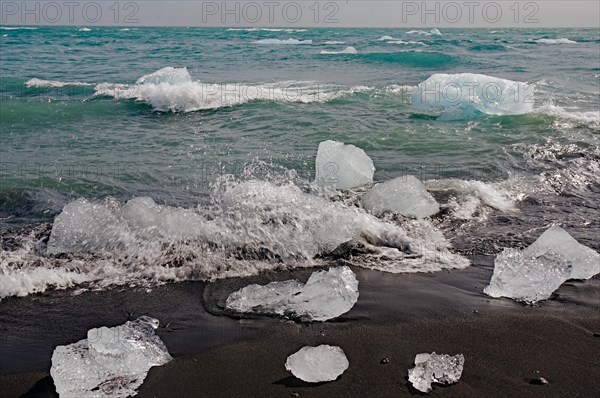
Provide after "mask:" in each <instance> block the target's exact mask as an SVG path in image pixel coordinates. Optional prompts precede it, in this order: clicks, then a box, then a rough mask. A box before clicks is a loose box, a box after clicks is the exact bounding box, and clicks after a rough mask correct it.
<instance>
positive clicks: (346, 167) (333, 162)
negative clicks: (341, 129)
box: [315, 140, 375, 189]
mask: <svg viewBox="0 0 600 398" xmlns="http://www.w3.org/2000/svg"><path fill="white" fill-rule="evenodd" d="M316 174H317V175H316V178H315V180H316V182H317V184H319V185H323V186H329V187H332V188H335V189H350V188H355V187H359V186H361V185H365V184H368V183H370V182H373V175H374V174H375V166H374V165H373V161H372V160H371V158H370V157H369V156H368V155H367V154H366V153H365V151H363V150H362V149H360V148H357V147H355V146H354V145H346V144H344V143H343V142H337V141H331V140H328V141H323V142H321V143H320V144H319V149H318V151H317V161H316Z"/></svg>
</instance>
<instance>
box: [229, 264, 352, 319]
mask: <svg viewBox="0 0 600 398" xmlns="http://www.w3.org/2000/svg"><path fill="white" fill-rule="evenodd" d="M357 300H358V280H357V279H356V275H355V274H354V272H352V270H351V269H350V268H348V267H336V268H330V269H329V270H328V271H317V272H314V273H313V274H312V275H311V276H310V278H309V279H308V281H307V282H306V284H303V283H300V282H298V281H297V280H288V281H283V282H271V283H269V284H267V285H248V286H246V287H244V288H242V289H240V290H238V291H236V292H233V293H231V294H230V295H229V297H228V298H227V301H226V303H225V307H226V308H227V309H229V310H231V311H235V312H239V313H256V314H264V315H279V316H286V317H289V318H297V319H300V320H303V321H326V320H328V319H332V318H336V317H338V316H340V315H342V314H344V313H346V312H348V311H350V309H351V308H352V307H353V306H354V304H355V303H356V301H357Z"/></svg>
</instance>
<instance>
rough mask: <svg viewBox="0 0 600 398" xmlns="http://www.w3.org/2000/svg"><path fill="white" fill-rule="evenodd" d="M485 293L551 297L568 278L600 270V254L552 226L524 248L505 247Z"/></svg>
mask: <svg viewBox="0 0 600 398" xmlns="http://www.w3.org/2000/svg"><path fill="white" fill-rule="evenodd" d="M494 264H495V266H494V274H493V275H492V279H491V280H490V284H489V285H488V286H487V287H486V288H485V289H484V293H485V294H487V295H489V296H492V297H509V298H512V299H514V300H517V301H523V302H526V303H535V302H537V301H540V300H545V299H547V298H549V297H550V296H551V295H552V293H553V292H554V291H555V290H556V289H558V288H559V286H560V285H562V284H563V282H565V281H567V280H569V279H589V278H591V277H592V276H594V275H596V274H598V273H599V272H600V254H598V253H597V252H595V251H594V250H592V249H590V248H589V247H587V246H584V245H582V244H580V243H579V242H577V241H576V240H575V239H573V237H571V236H570V235H569V234H568V233H567V232H566V231H565V230H564V229H562V228H560V227H558V226H553V227H551V228H549V229H548V230H547V231H546V232H544V233H543V234H542V235H541V236H540V237H539V238H538V239H537V240H536V241H535V242H534V243H533V244H532V245H531V246H529V247H527V248H526V249H525V250H523V251H519V250H516V249H505V250H504V251H503V252H502V253H500V254H499V255H498V256H497V257H496V259H495V261H494Z"/></svg>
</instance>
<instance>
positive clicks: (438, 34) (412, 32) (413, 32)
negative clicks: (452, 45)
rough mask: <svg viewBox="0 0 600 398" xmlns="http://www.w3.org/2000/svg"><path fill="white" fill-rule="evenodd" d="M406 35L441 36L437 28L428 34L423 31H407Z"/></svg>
mask: <svg viewBox="0 0 600 398" xmlns="http://www.w3.org/2000/svg"><path fill="white" fill-rule="evenodd" d="M406 34H407V35H420V36H443V35H442V32H440V31H439V29H437V28H433V29H431V30H430V31H429V32H426V31H424V30H409V31H408V32H406Z"/></svg>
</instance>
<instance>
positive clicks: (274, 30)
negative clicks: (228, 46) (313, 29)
mask: <svg viewBox="0 0 600 398" xmlns="http://www.w3.org/2000/svg"><path fill="white" fill-rule="evenodd" d="M227 31H229V32H235V31H241V32H259V31H263V32H286V33H295V32H308V29H290V28H229V29H227Z"/></svg>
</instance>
